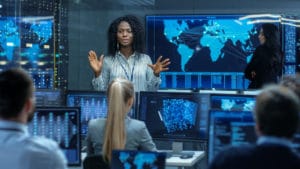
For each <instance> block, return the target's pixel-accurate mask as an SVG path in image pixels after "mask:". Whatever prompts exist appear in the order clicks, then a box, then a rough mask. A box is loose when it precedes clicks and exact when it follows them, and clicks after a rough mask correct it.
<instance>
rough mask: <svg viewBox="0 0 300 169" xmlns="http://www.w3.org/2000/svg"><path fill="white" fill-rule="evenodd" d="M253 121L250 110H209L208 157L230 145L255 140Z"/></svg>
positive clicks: (210, 157)
mask: <svg viewBox="0 0 300 169" xmlns="http://www.w3.org/2000/svg"><path fill="white" fill-rule="evenodd" d="M254 126H255V122H254V119H253V116H252V112H251V111H233V110H229V111H226V110H210V112H209V138H208V159H209V161H211V160H212V159H213V158H214V156H215V155H216V154H217V153H218V152H220V151H221V150H222V149H224V148H225V147H227V146H230V145H242V144H252V143H255V142H256V133H255V127H254Z"/></svg>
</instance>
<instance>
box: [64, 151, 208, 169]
mask: <svg viewBox="0 0 300 169" xmlns="http://www.w3.org/2000/svg"><path fill="white" fill-rule="evenodd" d="M164 152H168V151H164ZM183 152H185V151H183ZM188 152H194V155H193V157H192V158H188V159H182V158H180V157H178V156H172V157H169V158H167V159H166V168H169V167H172V168H174V167H175V168H184V167H192V166H193V165H195V164H196V163H197V162H198V161H200V160H201V159H203V158H204V156H205V152H204V151H188ZM85 157H86V153H82V157H81V158H82V160H83V159H84V158H85ZM68 168H69V169H82V168H83V166H76V167H68Z"/></svg>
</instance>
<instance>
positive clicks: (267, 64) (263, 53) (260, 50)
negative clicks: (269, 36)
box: [244, 45, 282, 89]
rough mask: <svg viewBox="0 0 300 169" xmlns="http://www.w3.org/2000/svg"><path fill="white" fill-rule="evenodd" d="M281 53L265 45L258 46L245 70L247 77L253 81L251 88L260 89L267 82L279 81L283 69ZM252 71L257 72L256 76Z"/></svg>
mask: <svg viewBox="0 0 300 169" xmlns="http://www.w3.org/2000/svg"><path fill="white" fill-rule="evenodd" d="M280 54H281V53H280V52H279V51H273V50H272V49H269V48H268V47H266V46H265V45H260V46H258V47H257V48H256V50H255V51H254V53H253V57H252V59H251V61H250V62H249V64H248V65H247V67H246V69H245V71H244V74H245V77H246V78H247V79H249V80H250V81H251V83H250V85H249V87H248V88H249V89H259V88H261V87H263V85H265V84H269V83H277V82H278V79H279V76H280V75H281V69H282V64H281V56H280ZM251 72H255V73H256V76H255V77H252V76H251Z"/></svg>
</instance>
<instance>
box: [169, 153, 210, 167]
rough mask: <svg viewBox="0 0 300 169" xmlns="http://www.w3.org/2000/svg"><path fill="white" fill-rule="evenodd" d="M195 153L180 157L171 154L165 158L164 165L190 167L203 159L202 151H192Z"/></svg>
mask: <svg viewBox="0 0 300 169" xmlns="http://www.w3.org/2000/svg"><path fill="white" fill-rule="evenodd" d="M192 152H194V153H195V154H194V155H193V157H192V158H188V159H182V158H180V157H177V156H172V157H169V158H167V159H166V166H174V167H191V166H193V165H194V164H196V163H197V162H198V161H200V160H201V159H203V157H204V156H205V152H204V151H192Z"/></svg>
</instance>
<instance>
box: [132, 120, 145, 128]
mask: <svg viewBox="0 0 300 169" xmlns="http://www.w3.org/2000/svg"><path fill="white" fill-rule="evenodd" d="M128 123H129V124H130V125H131V126H136V127H144V126H146V124H145V122H144V121H141V120H137V119H132V118H129V119H128Z"/></svg>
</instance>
